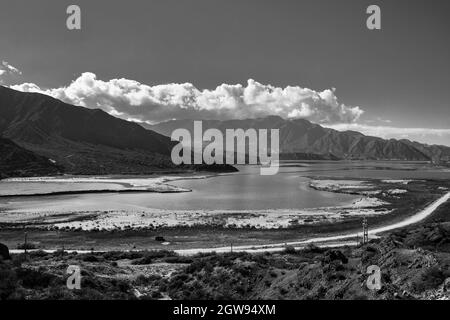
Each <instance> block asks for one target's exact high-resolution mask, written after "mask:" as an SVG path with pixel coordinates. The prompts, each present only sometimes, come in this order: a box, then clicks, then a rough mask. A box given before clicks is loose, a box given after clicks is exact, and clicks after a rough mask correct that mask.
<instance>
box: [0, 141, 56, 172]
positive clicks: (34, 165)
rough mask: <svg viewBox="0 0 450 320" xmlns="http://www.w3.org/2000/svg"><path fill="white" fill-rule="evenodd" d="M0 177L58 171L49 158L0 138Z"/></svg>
mask: <svg viewBox="0 0 450 320" xmlns="http://www.w3.org/2000/svg"><path fill="white" fill-rule="evenodd" d="M0 155H1V156H0V179H3V178H7V177H12V176H13V177H22V176H42V175H54V174H58V173H59V172H60V170H61V169H60V168H59V167H58V166H56V165H55V164H54V163H53V162H52V161H51V160H50V159H47V158H45V157H42V156H39V155H37V154H35V153H33V152H31V151H28V150H25V149H24V148H21V147H19V146H18V145H17V144H15V143H14V142H12V141H11V140H8V139H4V138H0Z"/></svg>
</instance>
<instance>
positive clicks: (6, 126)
mask: <svg viewBox="0 0 450 320" xmlns="http://www.w3.org/2000/svg"><path fill="white" fill-rule="evenodd" d="M0 135H1V136H3V137H5V138H8V139H11V140H12V141H14V142H15V143H16V144H17V145H19V146H20V147H22V148H25V149H27V150H29V151H31V152H34V153H36V154H38V155H41V156H43V157H45V158H47V159H53V160H54V161H55V163H56V164H57V165H58V166H59V167H61V168H62V169H63V171H64V172H65V173H72V174H126V173H128V174H141V173H153V172H155V171H161V170H171V171H173V170H174V169H177V170H181V169H183V170H184V169H195V167H188V166H184V167H175V165H174V164H173V163H172V161H171V159H170V153H171V150H172V147H173V146H174V144H175V142H172V141H170V138H168V137H166V136H163V135H161V134H158V133H156V132H153V131H151V130H146V129H144V128H143V127H141V126H139V125H137V124H136V123H133V122H129V121H125V120H122V119H118V118H115V117H113V116H111V115H109V114H108V113H106V112H104V111H102V110H99V109H88V108H84V107H78V106H73V105H70V104H66V103H63V102H62V101H59V100H57V99H54V98H52V97H49V96H46V95H42V94H38V93H24V92H19V91H15V90H11V89H9V88H5V87H2V86H0ZM217 169H218V168H214V170H217ZM219 169H220V168H219ZM224 169H227V168H224Z"/></svg>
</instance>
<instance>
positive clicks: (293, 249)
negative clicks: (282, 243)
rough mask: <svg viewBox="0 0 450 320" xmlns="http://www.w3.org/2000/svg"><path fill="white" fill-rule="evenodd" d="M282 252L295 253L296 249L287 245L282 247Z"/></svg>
mask: <svg viewBox="0 0 450 320" xmlns="http://www.w3.org/2000/svg"><path fill="white" fill-rule="evenodd" d="M284 253H286V254H295V253H297V250H295V248H294V247H292V246H287V247H286V248H285V249H284Z"/></svg>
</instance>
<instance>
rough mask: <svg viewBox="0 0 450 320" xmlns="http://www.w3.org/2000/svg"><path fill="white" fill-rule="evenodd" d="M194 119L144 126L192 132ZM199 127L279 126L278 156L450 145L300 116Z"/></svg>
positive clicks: (372, 153) (431, 149) (394, 153)
mask: <svg viewBox="0 0 450 320" xmlns="http://www.w3.org/2000/svg"><path fill="white" fill-rule="evenodd" d="M193 123H194V120H170V121H167V122H162V123H158V124H156V125H148V124H144V126H145V127H146V128H148V129H151V130H154V131H156V132H158V133H160V134H163V135H166V136H170V135H171V133H172V131H173V130H175V129H177V128H185V129H187V130H189V131H190V132H193V131H192V130H193ZM202 126H203V131H205V130H207V129H209V128H217V129H219V130H220V131H221V132H222V133H223V134H224V133H225V130H226V129H238V128H240V129H244V130H247V129H250V128H254V129H279V130H280V131H279V134H280V153H281V154H280V158H281V159H311V160H318V159H330V160H339V159H349V160H411V161H433V162H439V161H448V160H450V147H446V146H438V145H427V144H422V143H418V142H413V141H409V140H406V139H402V140H395V139H389V140H386V139H382V138H378V137H372V136H366V135H364V134H362V133H359V132H356V131H337V130H334V129H329V128H325V127H322V126H320V125H318V124H315V123H311V122H309V121H308V120H304V119H291V120H286V119H283V118H281V117H278V116H268V117H265V118H258V119H244V120H226V121H219V120H203V121H202Z"/></svg>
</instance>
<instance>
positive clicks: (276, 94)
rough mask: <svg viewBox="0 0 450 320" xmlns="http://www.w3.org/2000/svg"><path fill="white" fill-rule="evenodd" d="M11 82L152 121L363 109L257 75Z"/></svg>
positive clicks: (336, 118) (322, 114) (350, 116)
mask: <svg viewBox="0 0 450 320" xmlns="http://www.w3.org/2000/svg"><path fill="white" fill-rule="evenodd" d="M11 87H12V88H13V89H16V90H21V91H26V92H40V93H44V94H47V95H50V96H52V97H55V98H57V99H61V100H63V101H65V102H68V103H71V104H75V105H81V106H84V107H87V108H101V109H103V110H105V111H106V112H109V113H111V114H113V115H115V116H119V117H121V118H124V119H133V120H137V121H142V122H149V123H154V122H160V121H165V120H170V119H221V120H226V119H244V118H256V117H264V116H267V115H279V116H281V117H283V118H304V119H308V120H311V121H313V122H317V123H326V124H334V123H352V122H355V121H356V120H358V118H359V117H360V116H361V115H362V113H363V110H361V109H360V108H359V107H356V106H346V105H344V104H342V103H339V101H338V98H337V96H336V93H335V89H334V88H333V89H327V90H324V91H321V92H318V91H314V90H312V89H307V88H301V87H298V86H287V87H285V88H280V87H275V86H272V85H265V84H261V83H259V82H257V81H255V80H252V79H250V80H248V81H247V84H246V85H241V84H222V85H220V86H218V87H217V88H215V89H214V90H207V89H203V90H200V89H198V88H196V87H195V86H194V85H193V84H191V83H171V84H162V85H154V86H149V85H146V84H141V83H139V82H137V81H134V80H129V79H112V80H109V81H103V80H99V79H97V76H96V75H95V74H94V73H91V72H85V73H83V74H81V76H80V77H78V78H77V79H75V80H74V81H73V82H72V83H71V84H70V85H68V86H66V87H59V88H50V89H41V88H40V87H39V86H37V85H36V84H33V83H24V84H20V85H15V86H11Z"/></svg>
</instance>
